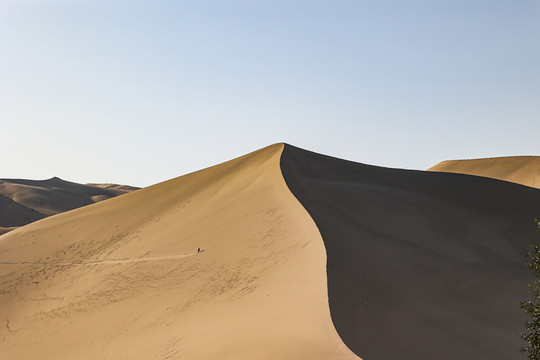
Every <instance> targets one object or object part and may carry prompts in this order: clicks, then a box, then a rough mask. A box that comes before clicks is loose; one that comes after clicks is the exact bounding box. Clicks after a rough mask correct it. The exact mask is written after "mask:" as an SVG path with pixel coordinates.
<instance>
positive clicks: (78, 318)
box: [0, 144, 356, 360]
mask: <svg viewBox="0 0 540 360" xmlns="http://www.w3.org/2000/svg"><path fill="white" fill-rule="evenodd" d="M282 148H283V145H279V144H278V145H274V146H271V147H269V148H265V149H263V150H260V151H257V152H255V153H252V154H250V155H247V156H244V157H242V158H239V159H236V160H233V161H230V162H227V163H224V164H221V165H218V166H215V167H212V168H209V169H206V170H203V171H199V172H196V173H193V174H190V175H186V176H183V177H180V178H177V179H174V180H171V181H168V182H165V183H161V184H158V185H155V186H152V187H149V188H145V189H142V190H139V191H136V192H133V193H130V194H127V195H125V196H121V197H117V198H114V199H112V200H109V201H106V202H101V203H97V204H94V205H90V206H86V207H83V208H80V209H77V210H74V211H71V212H69V213H64V214H60V215H57V216H54V217H51V218H48V219H45V220H42V221H40V222H37V223H33V224H30V225H28V226H25V227H23V228H20V229H18V230H15V231H12V232H10V233H8V234H6V235H3V236H2V237H0V274H1V275H0V287H1V290H0V319H1V321H2V322H3V324H2V327H1V328H0V354H2V357H5V358H6V359H231V360H241V359H291V360H292V359H354V358H356V356H355V355H354V354H353V353H351V352H350V351H349V350H348V349H347V348H346V347H345V345H344V344H343V343H342V341H341V340H340V338H339V336H338V335H337V333H336V331H335V328H334V326H333V324H332V321H331V317H330V312H329V308H328V297H327V284H326V272H325V261H326V257H325V250H324V244H323V242H322V239H321V237H320V234H319V232H318V230H317V227H316V226H315V224H314V223H313V221H312V220H311V218H310V216H309V215H308V213H307V212H306V211H305V210H304V209H303V208H302V206H301V205H300V203H299V202H298V201H297V200H296V199H295V198H294V196H293V195H292V194H291V193H290V191H289V190H288V188H287V186H286V184H285V182H284V180H283V177H282V175H281V171H280V168H279V160H280V156H281V152H282ZM199 247H200V248H201V249H202V250H203V251H202V252H201V253H199V254H198V253H197V248H199Z"/></svg>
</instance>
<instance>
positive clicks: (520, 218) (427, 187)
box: [281, 145, 540, 360]
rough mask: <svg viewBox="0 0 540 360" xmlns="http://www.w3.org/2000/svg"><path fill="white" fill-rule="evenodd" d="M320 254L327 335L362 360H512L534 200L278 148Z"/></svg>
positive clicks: (524, 192)
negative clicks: (320, 244) (331, 331)
mask: <svg viewBox="0 0 540 360" xmlns="http://www.w3.org/2000/svg"><path fill="white" fill-rule="evenodd" d="M281 168H282V171H283V174H284V177H285V180H286V182H287V185H288V186H289V188H290V189H291V191H292V192H293V194H294V195H295V196H296V197H297V198H298V200H299V201H300V202H301V203H302V204H303V205H304V207H305V208H306V209H307V210H308V212H309V213H310V215H311V216H312V218H313V219H314V221H315V223H316V224H317V226H318V228H319V230H320V232H321V235H322V238H323V240H324V244H325V247H326V251H327V273H328V291H329V301H330V312H331V315H332V320H333V322H334V325H335V327H336V329H337V331H338V333H339V335H340V336H341V338H342V339H343V341H344V342H345V344H346V345H347V346H348V347H349V348H350V349H351V350H353V351H354V352H355V353H356V354H357V355H359V356H360V357H362V358H363V359H365V360H396V359H400V360H432V359H437V360H456V359H467V360H485V359H490V360H498V359H500V360H508V359H519V358H520V356H521V357H522V358H524V355H520V353H519V348H520V346H522V345H523V343H522V341H521V339H520V338H519V334H520V332H521V331H522V329H523V325H522V321H523V320H524V317H523V315H522V314H521V310H520V309H519V307H518V302H519V301H520V300H525V299H527V297H528V294H527V284H528V283H529V282H531V281H532V280H533V279H534V278H533V277H532V276H531V275H530V274H529V271H528V270H527V269H526V265H525V263H526V259H525V257H524V253H525V251H526V250H527V247H528V245H529V244H532V243H536V242H538V234H537V233H536V231H535V227H534V224H533V219H534V218H535V217H538V216H539V214H540V191H539V190H537V189H533V188H530V187H525V186H521V185H517V184H512V183H507V182H502V181H497V180H493V179H488V178H481V177H473V176H467V175H461V174H450V173H436V172H423V171H408V170H397V169H388V168H381V167H375V166H368V165H363V164H358V163H354V162H349V161H345V160H340V159H336V158H332V157H328V156H324V155H319V154H316V153H312V152H309V151H305V150H301V149H298V148H295V147H292V146H289V145H285V149H284V151H283V155H282V158H281Z"/></svg>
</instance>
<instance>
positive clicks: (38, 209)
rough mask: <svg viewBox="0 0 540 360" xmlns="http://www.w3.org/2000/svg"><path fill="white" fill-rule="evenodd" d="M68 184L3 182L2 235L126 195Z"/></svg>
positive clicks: (0, 205) (59, 181)
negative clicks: (82, 207)
mask: <svg viewBox="0 0 540 360" xmlns="http://www.w3.org/2000/svg"><path fill="white" fill-rule="evenodd" d="M126 192H127V191H125V190H117V189H108V188H99V187H95V186H87V185H82V184H77V183H73V182H70V181H65V180H62V179H60V178H57V177H54V178H51V179H48V180H24V179H0V234H1V232H2V231H5V230H2V229H7V230H10V229H14V228H16V227H19V226H23V225H26V224H29V223H31V222H34V221H36V220H40V219H43V218H46V217H47V216H51V215H55V214H58V213H61V212H65V211H69V210H72V209H76V208H79V207H81V206H85V205H89V204H93V203H95V202H98V201H102V200H106V199H110V198H113V197H115V196H118V195H122V194H125V193H126Z"/></svg>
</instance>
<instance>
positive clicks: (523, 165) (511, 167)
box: [428, 156, 540, 188]
mask: <svg viewBox="0 0 540 360" xmlns="http://www.w3.org/2000/svg"><path fill="white" fill-rule="evenodd" d="M428 170H429V171H444V172H453V173H461V174H469V175H477V176H485V177H491V178H494V179H499V180H504V181H511V182H515V183H518V184H522V185H526V186H531V187H535V188H540V156H507V157H496V158H487V159H472V160H448V161H443V162H441V163H439V164H437V165H435V166H433V167H432V168H430V169H428Z"/></svg>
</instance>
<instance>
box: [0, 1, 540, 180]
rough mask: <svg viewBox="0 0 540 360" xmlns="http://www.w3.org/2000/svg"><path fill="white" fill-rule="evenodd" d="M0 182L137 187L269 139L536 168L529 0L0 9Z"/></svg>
mask: <svg viewBox="0 0 540 360" xmlns="http://www.w3.org/2000/svg"><path fill="white" fill-rule="evenodd" d="M0 125H1V127H0V150H1V153H2V164H1V166H0V169H1V171H0V178H30V179H45V178H50V177H52V176H59V177H61V178H64V179H66V180H71V181H76V182H83V183H84V182H116V183H124V184H130V185H137V186H146V185H150V184H153V183H157V182H161V181H164V180H167V179H170V178H173V177H176V176H180V175H183V174H185V173H188V172H192V171H195V170H199V169H202V168H204V167H207V166H211V165H215V164H218V163H220V162H223V161H226V160H229V159H232V158H234V157H237V156H240V155H243V154H245V153H248V152H251V151H253V150H256V149H258V148H261V147H264V146H266V145H270V144H272V143H275V142H287V143H290V144H293V145H296V146H299V147H302V148H305V149H308V150H313V151H316V152H321V153H325V154H328V155H332V156H337V157H341V158H346V159H349V160H354V161H358V162H363V163H368V164H374V165H381V166H389V167H400V168H412V169H426V168H428V167H430V166H432V165H434V164H436V163H438V162H439V161H442V160H446V159H462V158H476V157H489V156H503V155H540V133H539V131H538V129H539V125H540V1H538V0H518V1H508V0H447V1H436V0H431V1H427V0H425V1H422V0H410V1H407V0H392V1H389V0H388V1H387V0H366V1H363V0H351V1H345V0H329V1H316V0H306V1H304V0H283V1H281V0H276V1H273V0H243V1H242V0H227V1H223V0H192V1H182V0H176V1H160V0H148V1H137V0H128V1H115V0H104V1H100V0H95V1H90V0H63V1H61V0H47V1H43V0H39V1H38V0H35V1H28V0H0Z"/></svg>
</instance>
